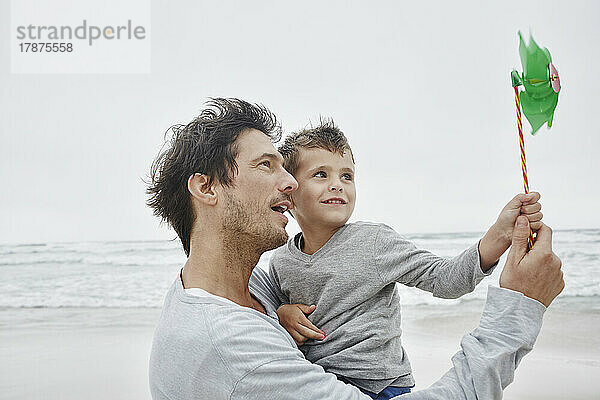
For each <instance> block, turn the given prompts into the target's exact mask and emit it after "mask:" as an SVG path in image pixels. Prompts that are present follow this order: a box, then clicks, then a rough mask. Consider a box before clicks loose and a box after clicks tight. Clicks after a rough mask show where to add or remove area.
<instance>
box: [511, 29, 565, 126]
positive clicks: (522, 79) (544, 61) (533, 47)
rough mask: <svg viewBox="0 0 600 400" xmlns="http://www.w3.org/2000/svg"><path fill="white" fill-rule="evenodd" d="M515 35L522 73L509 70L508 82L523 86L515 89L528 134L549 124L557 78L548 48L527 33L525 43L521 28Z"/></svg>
mask: <svg viewBox="0 0 600 400" xmlns="http://www.w3.org/2000/svg"><path fill="white" fill-rule="evenodd" d="M519 39H520V45H519V54H520V56H521V64H522V65H523V74H521V75H519V73H518V72H517V71H515V70H513V71H512V72H511V78H512V86H513V87H514V88H517V87H519V86H523V88H524V90H523V91H520V93H519V99H520V103H521V105H522V107H523V113H524V114H525V117H526V118H527V120H528V121H529V123H530V124H531V128H532V131H531V134H532V135H535V134H536V132H537V131H538V130H539V129H540V128H541V127H542V125H544V124H545V123H548V128H550V127H551V126H552V120H553V118H554V110H555V109H556V105H557V104H558V94H559V92H560V79H559V77H558V71H557V70H556V67H554V65H553V64H552V57H551V56H550V52H549V51H548V49H546V48H544V49H541V48H540V47H539V46H538V45H537V43H536V42H535V41H534V40H533V37H532V36H531V35H530V40H529V42H530V43H529V46H526V45H525V42H524V41H523V36H522V35H521V32H519ZM515 90H516V89H515Z"/></svg>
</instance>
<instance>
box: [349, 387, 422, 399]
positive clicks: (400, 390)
mask: <svg viewBox="0 0 600 400" xmlns="http://www.w3.org/2000/svg"><path fill="white" fill-rule="evenodd" d="M359 389H360V388H359ZM410 389H411V387H395V386H388V387H386V388H385V389H383V390H382V391H381V392H379V393H373V392H369V391H368V390H364V389H360V390H361V392H363V393H364V394H366V395H368V396H370V397H371V398H372V399H375V400H389V399H391V398H392V397H396V396H400V395H401V394H406V393H410Z"/></svg>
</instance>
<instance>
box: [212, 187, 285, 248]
mask: <svg viewBox="0 0 600 400" xmlns="http://www.w3.org/2000/svg"><path fill="white" fill-rule="evenodd" d="M226 198H227V207H226V210H225V215H224V216H223V220H222V228H223V233H224V235H225V240H226V241H227V242H229V243H230V244H231V245H233V246H235V245H236V244H237V246H239V247H240V249H248V248H253V249H255V251H256V252H258V253H259V254H262V253H264V252H266V251H269V250H273V249H275V248H277V247H279V246H281V245H283V244H285V243H286V242H287V239H288V235H287V232H286V231H285V228H281V227H277V226H275V224H274V223H273V222H272V219H271V215H270V214H269V213H268V212H265V211H264V210H263V209H262V208H264V206H263V207H261V206H260V205H259V204H258V203H256V202H252V201H250V202H247V203H243V202H241V201H240V200H238V199H237V198H236V197H235V196H232V195H229V194H227V195H226Z"/></svg>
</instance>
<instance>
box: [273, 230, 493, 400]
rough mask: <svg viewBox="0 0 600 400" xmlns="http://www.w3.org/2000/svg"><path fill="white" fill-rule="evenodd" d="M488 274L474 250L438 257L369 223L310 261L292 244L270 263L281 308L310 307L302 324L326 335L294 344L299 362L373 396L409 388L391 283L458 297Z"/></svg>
mask: <svg viewBox="0 0 600 400" xmlns="http://www.w3.org/2000/svg"><path fill="white" fill-rule="evenodd" d="M492 270H493V268H492V269H490V270H488V271H487V273H485V274H484V273H483V272H482V271H481V267H480V263H479V252H478V245H477V244H475V245H473V246H471V247H470V248H468V249H467V250H465V251H464V252H462V253H461V254H459V255H458V256H456V257H454V258H452V259H447V258H442V257H438V256H436V255H434V254H432V253H430V252H428V251H425V250H420V249H417V247H416V246H415V245H414V244H413V243H411V242H410V241H408V240H406V239H404V238H403V237H402V236H400V235H399V234H398V233H396V231H394V230H393V229H392V228H390V227H389V226H387V225H384V224H378V223H371V222H356V223H352V224H347V225H344V226H343V227H341V228H340V229H339V230H338V231H337V232H336V233H335V234H334V235H333V236H332V237H331V239H329V241H328V242H327V243H326V244H325V245H324V246H323V247H321V248H320V249H319V250H318V251H317V252H315V253H314V254H312V255H309V254H305V253H303V252H302V251H301V250H300V249H299V248H298V247H297V246H296V244H295V243H294V239H293V238H291V239H290V240H289V241H288V243H287V244H286V245H284V246H282V247H280V248H278V249H277V250H276V251H275V252H274V253H273V256H272V257H271V260H270V265H269V272H270V276H271V279H272V281H273V283H274V285H275V288H276V292H277V294H278V296H279V298H280V300H281V301H282V302H285V303H292V304H293V303H302V304H308V305H310V304H315V305H316V306H317V307H316V309H315V311H313V312H312V313H311V314H310V315H309V317H308V318H309V319H310V320H311V322H312V323H313V324H315V325H316V326H318V327H319V328H320V329H321V330H323V331H324V332H325V335H326V337H325V339H324V340H308V341H307V342H306V343H305V344H304V345H303V346H301V348H300V349H301V351H302V352H303V353H304V355H305V357H306V359H307V360H309V361H311V362H313V363H315V364H319V365H320V366H322V367H323V368H324V369H325V370H326V371H327V372H332V373H334V374H336V375H338V376H340V377H343V378H344V379H346V380H348V381H350V382H352V383H353V384H355V385H356V386H358V387H360V388H363V389H366V390H369V391H371V392H375V393H379V392H380V391H381V390H383V389H384V388H385V387H387V386H389V385H394V386H411V385H414V379H413V376H412V372H411V366H410V362H409V359H408V357H407V354H406V352H405V350H404V349H403V347H402V343H401V334H402V330H401V326H400V325H401V312H400V298H399V295H398V290H397V289H396V285H395V284H396V282H399V283H402V284H405V285H408V286H416V287H418V288H420V289H423V290H426V291H429V292H432V293H433V295H434V296H436V297H443V298H457V297H460V296H462V295H464V294H466V293H469V292H471V291H473V289H474V288H475V285H477V284H478V283H479V282H480V281H481V280H482V279H483V277H485V276H486V275H488V274H490V273H491V272H492Z"/></svg>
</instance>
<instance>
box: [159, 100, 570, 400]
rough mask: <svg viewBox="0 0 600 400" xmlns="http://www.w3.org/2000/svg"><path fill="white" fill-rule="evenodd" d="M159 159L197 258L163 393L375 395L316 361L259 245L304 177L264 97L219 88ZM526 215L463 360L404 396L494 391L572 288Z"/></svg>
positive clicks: (167, 347)
mask: <svg viewBox="0 0 600 400" xmlns="http://www.w3.org/2000/svg"><path fill="white" fill-rule="evenodd" d="M173 131H174V135H173V138H172V140H171V143H170V147H169V148H167V149H166V150H165V151H164V152H163V153H162V154H161V155H160V156H159V157H158V159H157V160H156V161H155V163H154V165H153V168H152V182H151V183H150V186H149V188H148V193H149V194H150V196H151V197H150V200H149V202H148V204H149V205H150V206H151V207H152V208H153V209H154V212H155V214H156V215H158V216H160V217H161V218H162V219H163V220H166V221H167V222H169V224H171V226H173V228H174V229H175V231H176V232H177V233H178V235H179V237H180V239H181V241H182V244H183V247H184V251H185V252H186V254H187V255H188V260H187V262H186V264H185V266H184V267H183V269H182V272H181V274H180V276H179V277H178V278H177V279H176V280H175V282H174V284H173V286H172V287H171V289H170V290H169V292H168V293H167V296H166V299H165V304H164V309H163V313H162V315H161V318H160V321H159V324H158V327H157V329H156V333H155V337H154V343H153V347H152V354H151V357H150V388H151V392H152V396H153V398H154V399H172V400H174V399H368V397H366V395H364V394H362V393H361V392H360V391H359V390H358V389H356V388H355V387H352V386H350V385H346V384H344V383H342V382H340V381H338V380H337V379H336V377H335V376H334V375H332V374H327V373H325V372H324V371H323V369H322V368H321V367H320V366H317V365H314V364H311V363H310V362H308V361H306V360H305V359H304V357H303V355H302V353H301V352H300V351H299V350H298V349H297V347H296V345H295V343H294V340H293V339H292V338H291V336H289V334H288V333H287V332H286V331H285V329H284V328H282V327H281V326H280V325H279V323H278V320H277V316H276V313H275V311H276V309H277V307H278V306H279V303H278V301H277V300H276V296H275V295H274V293H273V291H272V287H271V286H270V283H269V281H268V277H267V275H266V273H265V272H264V271H262V270H261V269H260V268H255V266H256V264H257V262H258V260H259V257H260V255H261V254H262V253H263V252H265V251H267V250H270V249H273V248H276V247H278V246H280V245H282V244H284V243H285V242H286V240H287V234H286V232H285V225H286V223H287V218H286V217H285V216H284V215H283V214H284V212H285V211H286V210H287V209H288V208H289V207H290V206H291V203H290V201H289V194H290V193H291V192H292V191H293V190H295V189H296V187H297V183H296V181H295V180H294V178H293V177H292V176H291V175H289V174H288V173H287V172H286V171H285V170H284V168H283V166H282V162H283V160H282V157H281V155H279V154H278V153H277V151H276V150H275V148H274V147H273V145H272V141H276V140H278V139H279V137H280V133H279V128H278V126H277V123H276V120H275V117H274V116H273V115H272V114H271V113H270V112H269V111H268V110H267V109H265V108H264V107H262V106H255V105H251V104H248V103H246V102H244V101H241V100H236V99H214V100H213V101H212V102H210V103H209V107H208V108H206V109H205V110H203V111H202V113H201V114H200V116H199V117H198V118H196V119H195V120H194V121H192V122H191V123H190V124H188V125H187V126H176V127H174V129H173ZM528 235H529V224H528V221H527V219H526V218H525V217H520V218H518V220H517V224H516V226H515V230H514V234H513V245H512V248H511V251H510V253H509V255H508V258H507V262H506V265H505V267H504V270H503V272H502V276H501V278H500V286H501V288H494V287H490V289H489V293H488V299H487V302H486V305H485V308H484V311H483V315H482V319H481V322H480V325H479V327H478V328H477V329H475V330H474V331H473V332H471V333H470V334H467V335H465V336H464V338H463V340H462V343H461V348H462V349H461V351H459V352H458V353H457V354H456V355H455V356H454V357H453V359H452V361H453V363H454V367H453V368H452V369H451V370H449V371H448V372H447V373H446V374H445V375H444V376H443V377H442V378H441V379H440V380H439V381H438V382H436V383H435V384H434V385H432V386H431V387H430V388H428V389H426V390H423V391H419V392H414V393H412V394H407V395H404V396H403V398H406V399H411V398H413V399H453V398H465V399H476V398H479V399H495V398H501V397H502V390H503V389H504V387H506V386H507V385H508V384H509V383H510V382H512V380H513V373H514V370H515V368H516V366H517V365H518V363H519V362H520V360H521V359H522V357H523V356H524V355H525V354H526V353H528V352H529V351H530V350H531V348H532V346H533V343H534V342H535V339H536V337H537V334H538V333H539V329H540V327H541V322H542V316H543V313H544V311H545V309H546V308H545V307H547V306H548V305H549V304H550V303H551V302H552V300H553V299H554V298H555V297H556V296H557V295H558V294H559V293H560V292H561V291H562V289H563V287H564V282H563V280H562V272H561V271H560V267H561V263H560V260H559V259H558V258H557V257H556V256H555V255H554V254H553V253H552V247H551V240H552V237H551V236H552V234H551V230H550V229H549V228H548V227H546V226H542V228H541V229H540V230H539V231H538V234H537V238H536V243H535V245H534V248H533V249H532V250H531V251H530V252H529V253H526V250H527V237H528Z"/></svg>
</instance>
